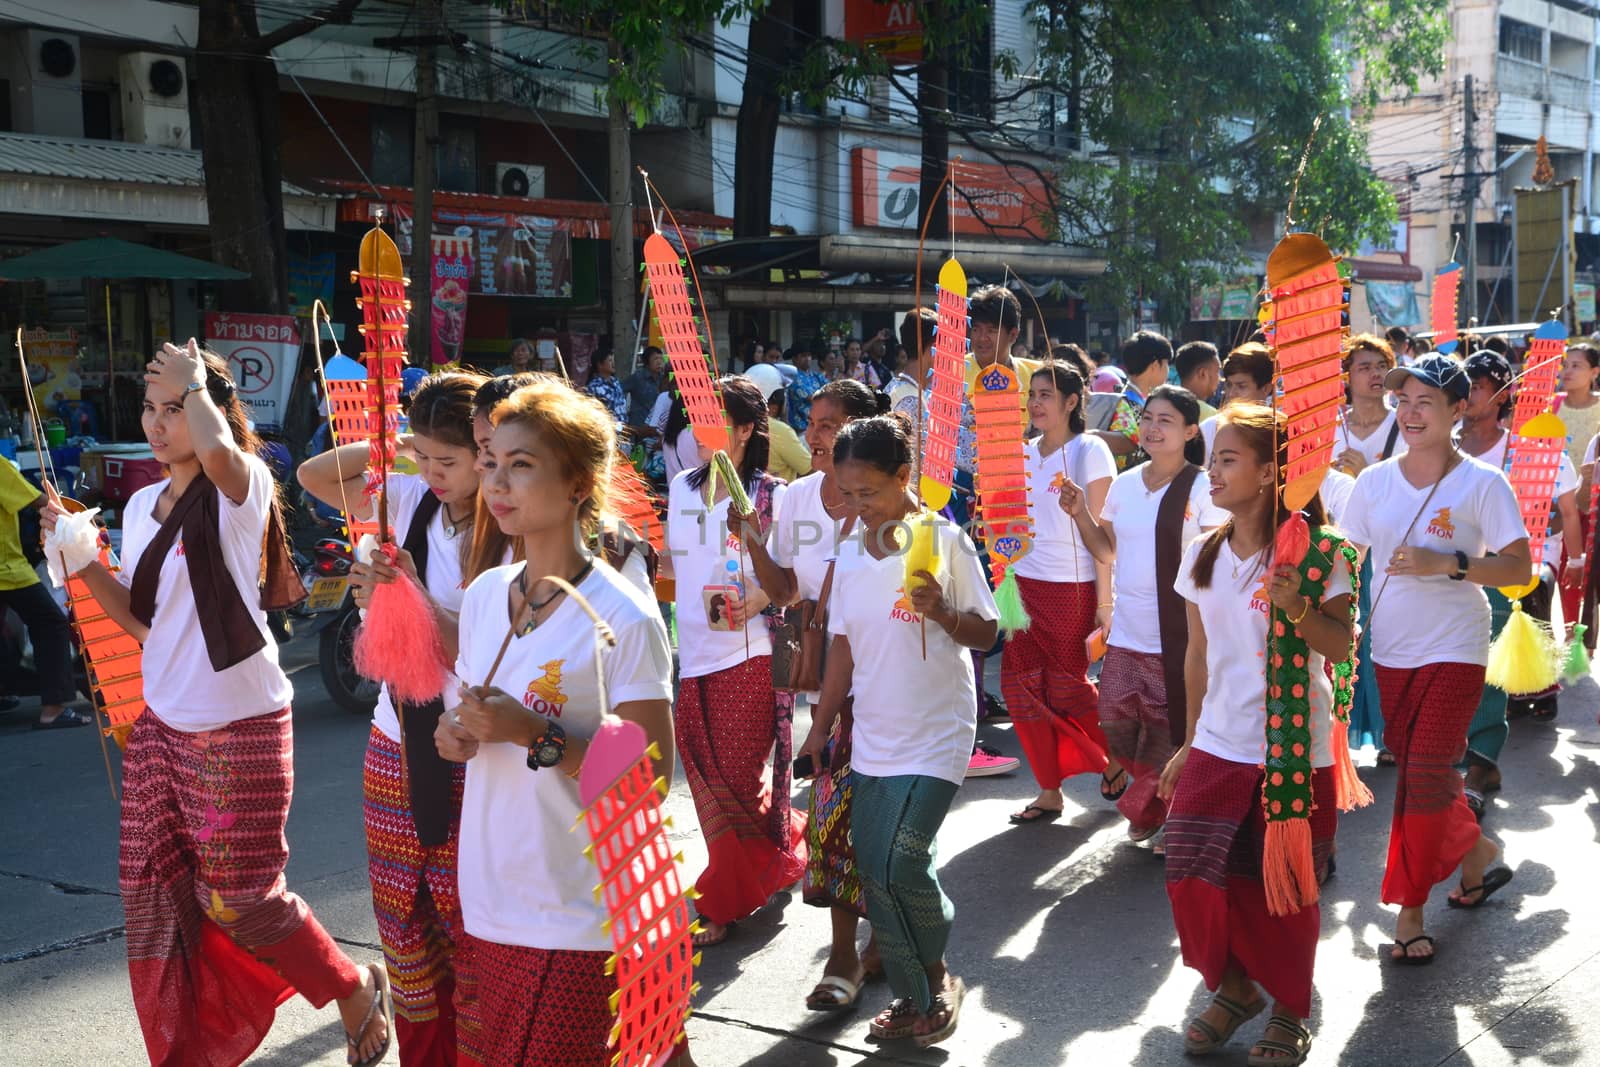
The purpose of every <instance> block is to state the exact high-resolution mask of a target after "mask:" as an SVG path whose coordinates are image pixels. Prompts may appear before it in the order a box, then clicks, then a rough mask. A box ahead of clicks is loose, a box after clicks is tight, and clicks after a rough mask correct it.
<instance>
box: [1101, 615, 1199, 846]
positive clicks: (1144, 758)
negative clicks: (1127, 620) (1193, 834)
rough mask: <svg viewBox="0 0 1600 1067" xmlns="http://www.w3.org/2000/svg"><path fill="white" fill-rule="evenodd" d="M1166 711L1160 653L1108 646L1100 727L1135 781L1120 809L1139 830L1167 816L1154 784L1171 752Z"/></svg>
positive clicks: (1157, 824) (1103, 669) (1116, 755)
mask: <svg viewBox="0 0 1600 1067" xmlns="http://www.w3.org/2000/svg"><path fill="white" fill-rule="evenodd" d="M1168 714H1169V712H1168V709H1167V680H1166V676H1165V675H1164V674H1163V673H1162V668H1161V656H1160V654H1158V653H1155V652H1133V651H1130V650H1129V649H1126V648H1119V647H1117V646H1116V645H1112V646H1111V647H1110V648H1108V649H1106V659H1105V664H1104V666H1102V667H1101V668H1100V727H1101V729H1103V730H1104V731H1105V738H1106V744H1107V746H1108V747H1109V749H1110V751H1111V754H1112V755H1113V756H1115V757H1116V758H1117V761H1118V762H1120V763H1121V764H1122V766H1123V767H1124V768H1125V769H1126V770H1127V772H1128V776H1129V778H1130V779H1132V780H1131V781H1130V782H1129V783H1128V791H1127V792H1126V793H1124V794H1123V795H1122V799H1121V800H1118V801H1117V810H1118V811H1120V812H1122V814H1123V815H1125V816H1127V818H1128V824H1129V825H1130V826H1132V827H1133V828H1134V829H1135V830H1150V829H1154V828H1156V827H1158V826H1160V825H1161V824H1162V823H1163V822H1164V821H1166V818H1167V802H1166V801H1164V800H1162V799H1161V798H1160V797H1159V796H1157V795H1156V787H1157V786H1158V785H1160V784H1161V772H1162V771H1163V770H1164V769H1165V768H1166V766H1167V761H1168V760H1170V759H1171V758H1172V753H1173V745H1172V728H1171V727H1170V726H1169V725H1168V720H1167V716H1168ZM1179 714H1182V712H1181V711H1180V712H1179Z"/></svg>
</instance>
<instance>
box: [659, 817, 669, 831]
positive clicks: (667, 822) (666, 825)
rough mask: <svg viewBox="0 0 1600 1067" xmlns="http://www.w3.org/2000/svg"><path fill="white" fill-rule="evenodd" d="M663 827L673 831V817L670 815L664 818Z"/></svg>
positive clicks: (662, 819)
mask: <svg viewBox="0 0 1600 1067" xmlns="http://www.w3.org/2000/svg"><path fill="white" fill-rule="evenodd" d="M661 825H662V826H665V827H666V828H667V829H669V830H670V829H672V816H670V815H664V816H662V818H661Z"/></svg>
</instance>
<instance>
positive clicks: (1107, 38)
mask: <svg viewBox="0 0 1600 1067" xmlns="http://www.w3.org/2000/svg"><path fill="white" fill-rule="evenodd" d="M1447 9H1448V0H1297V2H1296V3H1293V4H1286V3H1282V2H1281V0H1196V2H1194V3H1170V4H1150V3H1143V2H1140V0H1112V2H1106V3H1101V4H1097V5H1083V4H1079V3H1074V2H1071V0H1058V2H1048V0H1039V2H1036V3H1034V4H1033V5H1032V7H1031V8H1030V11H1031V14H1032V17H1033V19H1034V21H1035V24H1036V25H1037V27H1038V29H1039V32H1040V34H1041V38H1042V60H1041V61H1042V63H1043V65H1044V68H1045V69H1044V70H1043V71H1042V72H1041V73H1042V75H1043V78H1044V80H1045V81H1046V82H1049V83H1054V84H1056V85H1059V86H1076V87H1077V91H1078V93H1079V99H1080V100H1081V102H1082V104H1081V115H1082V133H1083V135H1084V138H1085V141H1086V143H1087V144H1089V145H1091V146H1103V149H1102V150H1099V151H1091V152H1090V153H1089V158H1080V159H1072V160H1068V161H1066V162H1065V163H1064V164H1063V165H1062V166H1061V168H1060V181H1059V191H1060V194H1061V204H1060V207H1061V209H1062V210H1061V215H1062V218H1063V220H1064V223H1063V231H1064V232H1063V236H1065V237H1068V238H1071V239H1077V240H1084V241H1088V242H1091V243H1094V244H1097V245H1100V246H1102V247H1104V248H1105V249H1106V251H1107V253H1108V256H1109V259H1110V263H1111V267H1110V270H1109V271H1108V273H1107V274H1106V275H1105V276H1104V277H1103V278H1100V279H1097V280H1096V281H1095V283H1094V284H1093V285H1092V286H1091V289H1092V290H1094V292H1093V293H1092V295H1093V296H1094V297H1097V298H1099V299H1101V300H1109V301H1112V302H1114V303H1116V304H1117V305H1119V306H1129V305H1130V304H1131V303H1132V301H1133V300H1135V299H1137V298H1138V297H1141V296H1142V297H1143V298H1145V299H1156V300H1158V301H1160V303H1161V305H1162V308H1163V310H1164V311H1165V312H1166V314H1167V316H1168V317H1175V316H1176V315H1181V314H1182V310H1181V309H1182V308H1185V307H1186V306H1187V297H1188V294H1189V292H1190V290H1191V288H1192V287H1193V286H1195V285H1203V284H1206V283H1209V282H1214V281H1216V280H1218V279H1219V278H1220V277H1222V276H1224V275H1226V274H1227V273H1229V272H1230V271H1231V270H1233V269H1235V268H1236V267H1237V266H1238V264H1240V263H1241V262H1242V260H1243V256H1242V254H1241V249H1242V247H1243V246H1244V244H1245V242H1246V241H1247V240H1248V239H1249V238H1250V237H1251V236H1252V231H1254V236H1255V237H1256V239H1257V240H1256V243H1257V244H1259V243H1260V238H1261V237H1262V236H1263V235H1264V233H1265V232H1266V230H1267V228H1268V227H1271V226H1272V225H1273V223H1274V221H1275V218H1276V216H1277V213H1278V212H1281V211H1283V210H1284V209H1285V207H1287V206H1288V202H1289V198H1290V194H1291V191H1292V190H1294V189H1295V174H1296V170H1297V168H1298V167H1299V166H1300V162H1301V158H1302V156H1303V155H1304V156H1305V172H1304V175H1303V177H1302V178H1301V179H1300V181H1299V186H1298V192H1297V194H1296V196H1295V202H1294V205H1293V223H1294V225H1295V226H1296V228H1303V229H1310V230H1313V231H1318V232H1320V233H1322V235H1323V236H1324V238H1325V239H1327V241H1328V242H1329V244H1330V245H1332V246H1333V247H1335V248H1352V247H1354V246H1355V245H1356V244H1357V243H1358V242H1359V241H1360V240H1361V239H1362V238H1364V237H1368V236H1379V235H1382V234H1384V233H1386V232H1387V231H1388V229H1389V226H1390V225H1391V223H1392V222H1393V220H1394V218H1395V203H1394V197H1393V195H1392V193H1391V192H1390V190H1389V189H1388V187H1387V186H1386V185H1385V184H1384V183H1383V182H1382V181H1381V180H1380V179H1379V178H1378V177H1377V175H1375V174H1374V173H1373V172H1372V169H1371V167H1370V166H1369V165H1368V163H1367V158H1368V156H1367V130H1366V126H1365V122H1364V120H1363V118H1362V116H1363V114H1364V113H1365V112H1366V111H1367V110H1369V109H1370V107H1371V106H1372V105H1373V104H1375V103H1376V102H1377V101H1378V100H1380V99H1382V98H1383V97H1384V96H1386V95H1389V94H1392V93H1394V92H1396V91H1404V90H1410V89H1414V88H1415V87H1416V83H1417V80H1418V78H1419V77H1421V76H1423V75H1430V74H1437V73H1438V72H1439V71H1440V70H1441V69H1442V67H1443V63H1444V44H1445V42H1446V40H1447V37H1448V32H1449V28H1448V22H1447ZM1319 121H1320V125H1319V126H1318V127H1317V129H1316V133H1315V136H1314V137H1313V134H1312V130H1313V126H1314V124H1317V123H1319ZM1308 143H1309V145H1310V150H1309V153H1308V154H1307V152H1306V148H1307V145H1308Z"/></svg>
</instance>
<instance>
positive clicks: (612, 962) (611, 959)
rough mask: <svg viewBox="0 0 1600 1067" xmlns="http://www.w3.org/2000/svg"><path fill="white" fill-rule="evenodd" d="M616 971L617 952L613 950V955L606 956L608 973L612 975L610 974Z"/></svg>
mask: <svg viewBox="0 0 1600 1067" xmlns="http://www.w3.org/2000/svg"><path fill="white" fill-rule="evenodd" d="M616 973H617V954H616V953H615V952H613V953H612V954H611V955H609V956H607V957H606V974H608V975H610V974H616Z"/></svg>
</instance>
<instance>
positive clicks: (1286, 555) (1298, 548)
mask: <svg viewBox="0 0 1600 1067" xmlns="http://www.w3.org/2000/svg"><path fill="white" fill-rule="evenodd" d="M1309 551H1311V527H1310V526H1307V525H1306V517H1305V516H1304V515H1303V514H1301V513H1300V512H1298V511H1296V512H1293V513H1292V514H1290V515H1289V517H1288V518H1286V519H1284V520H1283V524H1282V525H1281V526H1279V527H1278V537H1277V541H1276V543H1275V545H1274V547H1273V563H1275V564H1284V563H1287V564H1288V565H1289V566H1291V567H1298V566H1300V561H1301V560H1303V559H1305V558H1306V553H1307V552H1309Z"/></svg>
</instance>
